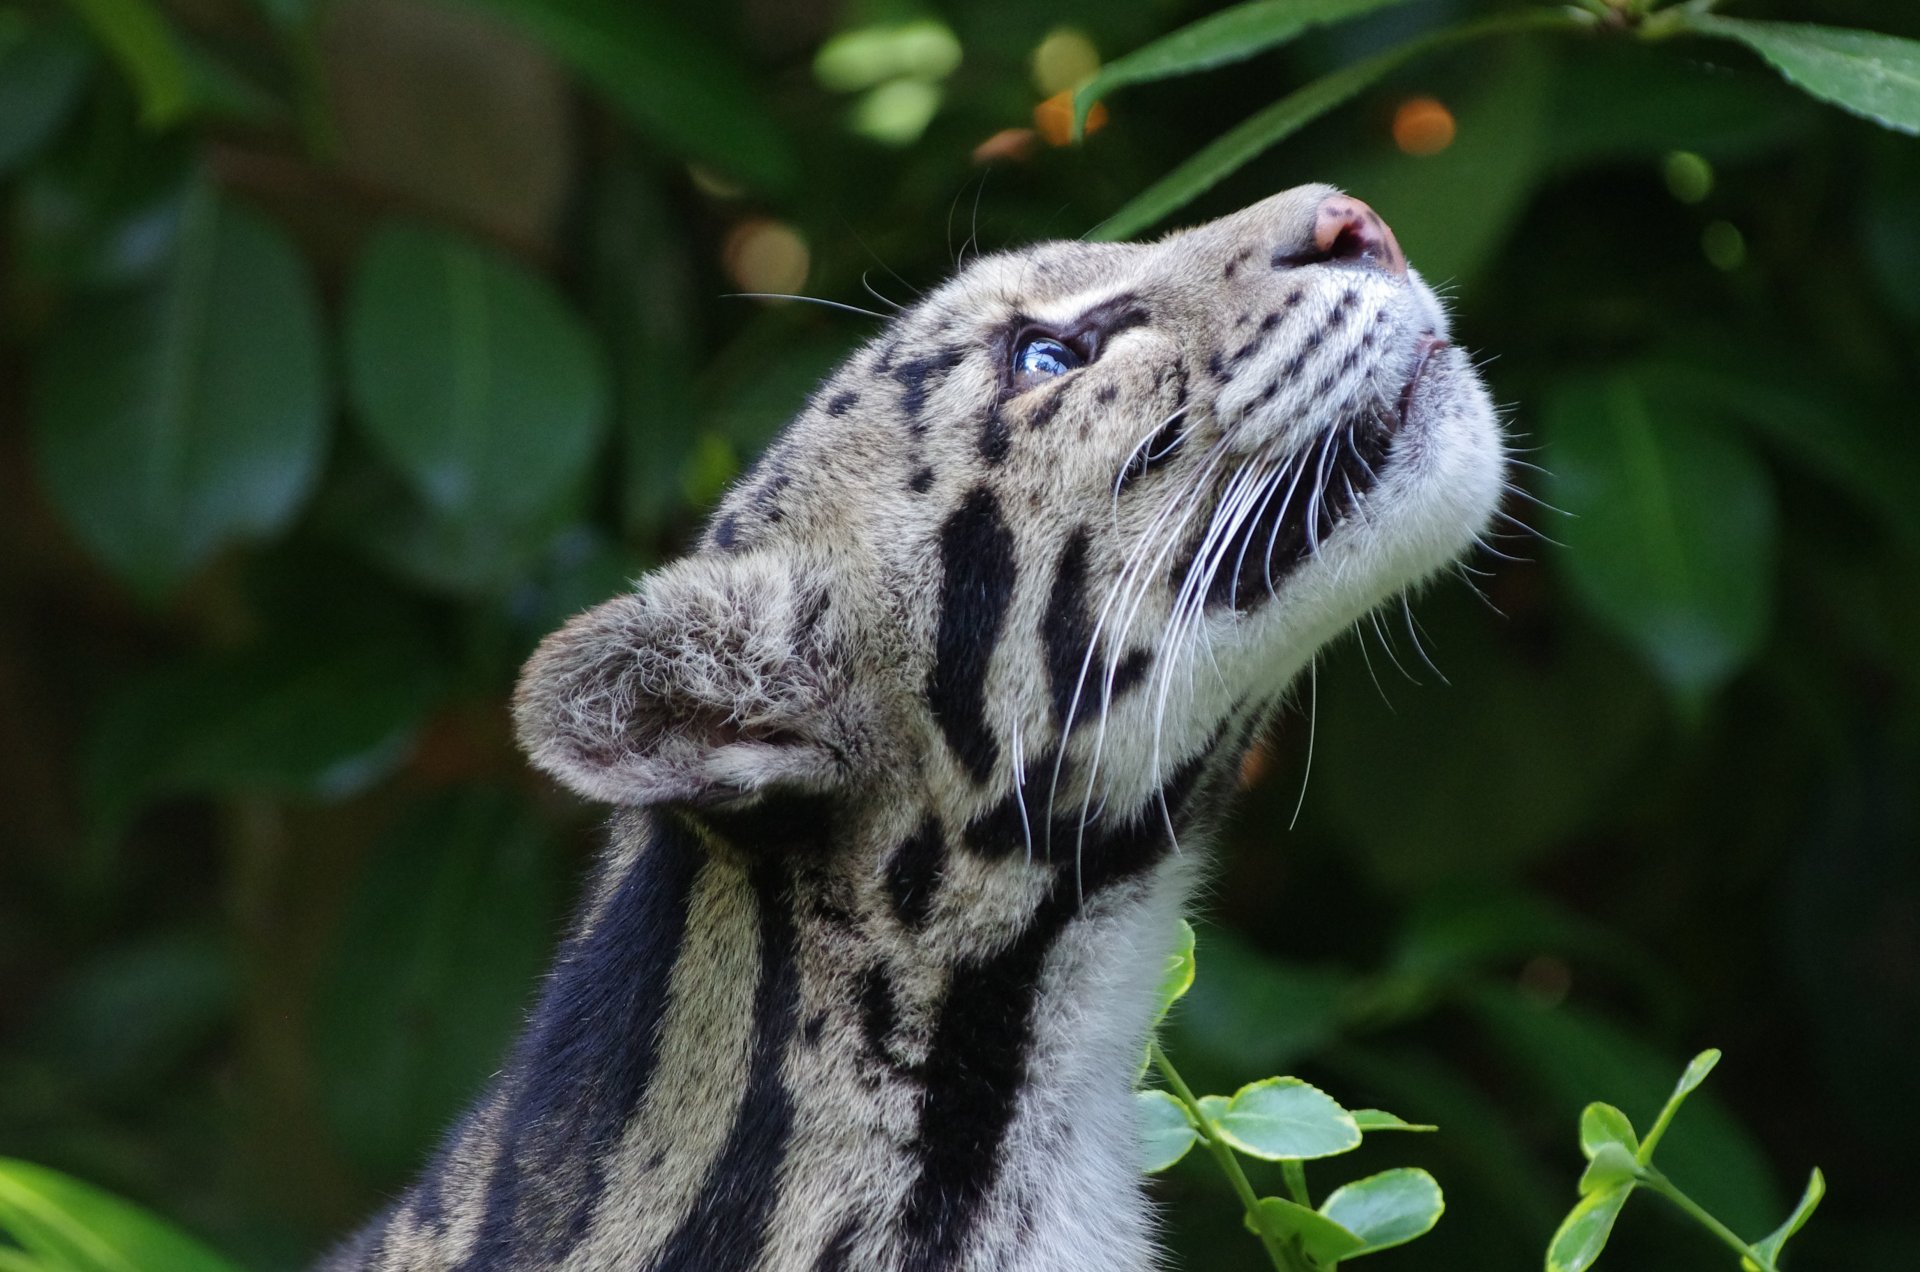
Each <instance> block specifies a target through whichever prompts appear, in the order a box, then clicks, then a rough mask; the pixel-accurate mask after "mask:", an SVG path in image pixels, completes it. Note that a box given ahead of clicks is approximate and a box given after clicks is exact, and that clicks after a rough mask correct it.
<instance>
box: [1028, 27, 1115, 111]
mask: <svg viewBox="0 0 1920 1272" xmlns="http://www.w3.org/2000/svg"><path fill="white" fill-rule="evenodd" d="M1099 70H1100V50H1098V49H1096V48H1095V47H1094V46H1093V41H1092V40H1089V39H1088V38H1087V37H1086V35H1085V34H1084V33H1082V32H1079V31H1076V30H1074V29H1073V28H1072V27H1061V28H1060V29H1058V30H1056V31H1054V32H1052V33H1050V34H1049V35H1048V36H1047V38H1046V39H1044V40H1042V41H1040V43H1039V44H1038V45H1036V46H1035V47H1034V50H1033V86H1034V87H1035V88H1037V89H1039V90H1040V95H1041V96H1042V97H1052V96H1053V95H1054V94H1055V93H1064V92H1071V91H1072V90H1074V89H1076V88H1079V87H1080V86H1081V85H1082V84H1084V83H1086V82H1087V81H1088V80H1090V79H1092V78H1093V77H1094V75H1095V73H1097V72H1098V71H1099Z"/></svg>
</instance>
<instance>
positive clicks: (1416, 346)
mask: <svg viewBox="0 0 1920 1272" xmlns="http://www.w3.org/2000/svg"><path fill="white" fill-rule="evenodd" d="M1353 207H1360V208H1362V209H1363V210H1364V205H1357V204H1353V203H1352V201H1344V202H1341V201H1338V200H1336V199H1335V198H1334V196H1333V192H1331V191H1329V190H1327V189H1325V188H1323V187H1304V188H1302V189H1298V190H1294V191H1290V192H1288V193H1286V194H1282V195H1278V196H1275V197H1274V198H1271V199H1268V200H1266V201H1265V202H1262V203H1260V204H1257V205H1255V206H1254V207H1251V208H1248V209H1246V210H1245V211H1242V212H1240V213H1237V214H1235V215H1233V216H1230V217H1226V218H1224V219H1222V220H1220V221H1216V222H1213V223H1211V224H1208V225H1203V226H1200V227H1198V228H1196V229H1192V230H1188V231H1185V232H1183V233H1179V234H1175V235H1173V236H1171V237H1169V238H1166V239H1164V240H1162V241H1160V242H1158V243H1154V244H1151V245H1144V246H1134V245H1095V244H1086V243H1055V244H1044V245H1040V246H1036V247H1032V248H1029V249H1027V250H1024V251H1019V252H1013V253H1009V254H1006V255H1001V256H994V257H987V258H984V259H981V260H979V261H976V262H974V263H972V264H970V265H969V266H968V267H967V268H966V269H965V270H964V271H963V272H962V273H961V274H960V275H959V276H958V277H957V278H955V279H954V280H952V281H951V282H949V283H947V284H946V285H945V286H943V287H941V288H940V289H939V290H938V291H936V292H934V293H933V294H931V295H930V296H928V297H927V298H926V299H925V300H924V301H923V302H922V303H920V304H918V305H916V306H915V307H914V308H912V309H910V310H907V311H906V312H904V313H901V314H900V315H899V316H897V317H896V318H894V319H893V320H892V321H891V322H890V323H888V325H887V327H886V328H885V330H884V331H883V332H882V333H881V334H880V336H879V337H878V338H877V339H875V340H874V341H873V342H872V343H871V344H869V345H867V346H866V347H865V348H864V349H862V350H860V351H859V352H857V353H856V354H854V355H853V357H852V358H851V359H850V360H849V361H848V363H847V364H846V365H845V366H844V367H843V368H842V369H841V370H840V371H839V372H838V373H836V374H835V375H834V376H833V377H832V379H831V380H829V381H828V383H827V384H826V385H824V386H823V387H822V389H821V390H820V392H819V393H818V394H816V395H815V397H814V400H813V403H812V404H811V405H809V406H808V407H807V408H806V409H805V410H804V411H803V412H802V413H801V414H800V416H799V417H798V418H797V419H796V420H795V421H794V422H793V423H792V425H791V426H790V427H789V428H788V429H787V431H786V432H785V433H784V434H783V435H782V436H781V438H780V439H779V440H778V441H777V442H775V443H774V445H773V447H772V448H771V449H770V451H769V452H768V454H767V456H766V457H765V458H764V459H763V460H762V462H761V464H760V466H759V467H758V468H757V469H756V470H755V471H754V472H753V473H752V474H750V475H749V476H748V477H747V478H745V479H744V480H743V481H742V482H741V483H740V485H739V486H738V487H737V488H736V489H735V490H734V491H733V492H732V493H731V494H730V495H729V496H728V497H727V498H726V500H725V501H724V503H723V504H722V506H721V507H720V509H719V510H718V512H717V513H716V515H715V517H714V519H713V522H712V525H711V528H710V529H709V531H708V533H707V535H706V537H705V539H704V540H703V542H702V543H701V545H700V547H699V549H698V550H697V551H696V552H695V553H694V554H693V555H692V556H690V557H689V558H687V559H686V560H683V561H681V562H679V563H677V564H675V565H672V566H669V567H667V568H665V569H663V570H661V571H659V572H657V573H656V574H654V575H652V576H650V577H648V578H646V579H644V580H643V581H642V582H641V583H640V585H639V587H638V588H637V590H635V591H634V592H632V593H630V594H628V595H624V596H621V597H618V598H616V599H614V600H612V601H609V602H607V603H606V604H604V605H602V606H600V607H599V608H598V609H595V610H592V611H590V612H588V613H586V614H583V615H581V616H579V617H578V618H576V619H574V620H573V621H572V622H571V623H569V624H568V625H567V626H566V627H565V628H564V629H563V630H562V631H560V632H558V633H557V634H555V635H554V636H552V637H551V638H549V639H548V640H547V641H546V643H545V644H543V645H542V646H541V648H540V650H539V652H538V653H537V654H536V655H535V656H534V658H533V660H532V661H531V662H530V663H529V665H528V667H527V669H526V672H525V675H524V677H523V679H522V682H521V685H520V690H519V694H518V697H517V699H516V704H515V714H516V720H517V723H518V728H519V734H520V738H521V741H522V743H523V744H524V746H525V748H526V750H527V752H528V754H529V756H530V757H531V759H532V761H533V763H534V764H535V765H536V766H538V767H539V768H541V769H542V770H544V771H546V772H547V773H550V774H552V775H553V776H555V777H556V778H558V779H559V780H560V781H561V782H563V783H564V784H565V785H567V786H569V787H570V788H572V789H573V790H575V791H577V792H578V793H580V794H581V795H583V796H585V797H587V798H588V799H592V800H597V801H602V802H605V803H608V804H612V805H614V806H616V807H617V808H618V810H619V811H618V812H617V814H616V816H615V818H614V822H613V830H612V837H611V843H610V845H609V847H608V849H607V852H606V854H605V857H604V859H603V861H602V862H601V865H600V867H599V870H598V872H597V874H596V876H595V878H594V879H593V881H592V882H591V884H590V885H589V887H588V889H587V891H586V895H585V897H584V898H583V900H582V902H581V905H580V909H579V913H578V916H577V917H576V919H575V921H574V924H573V927H572V930H571V934H570V935H569V936H568V937H567V939H566V941H565V942H564V944H563V945H562V946H561V948H560V951H559V954H558V957H557V959H556V961H555V964H554V967H553V971H552V973H551V975H550V976H549V977H548V979H547V980H546V982H545V984H544V988H543V990H542V992H541V996H540V1000H539V1003H538V1005H537V1007H536V1009H535V1010H534V1012H533V1013H532V1017H531V1020H530V1023H529V1025H528V1027H527V1029H526V1031H525V1033H524V1034H523V1036H522V1037H521V1038H520V1040H519V1043H518V1044H517V1046H516V1047H515V1049H514V1052H513V1054H512V1056H511V1058H510V1059H509V1060H508V1062H507V1064H506V1066H505V1068H504V1070H503V1072H502V1073H501V1075H500V1077H499V1078H498V1079H497V1081H496V1083H495V1085H494V1087H493V1089H492V1090H491V1091H490V1092H489V1093H488V1094H487V1095H486V1096H485V1097H484V1098H482V1099H481V1100H480V1101H479V1103H478V1104H477V1105H476V1106H475V1108H474V1110H473V1111H472V1113H471V1114H470V1115H469V1116H468V1117H467V1119H466V1120H465V1121H464V1122H463V1123H461V1124H460V1125H459V1126H458V1127H456V1128H455V1129H454V1130H453V1131H452V1132H451V1134H450V1135H449V1136H448V1138H447V1140H446V1142H445V1144H444V1145H443V1146H442V1148H441V1150H440V1152H439V1154H438V1156H437V1157H436V1158H435V1160H434V1161H433V1163H432V1164H431V1165H430V1166H429V1167H428V1169H427V1170H426V1172H425V1174H424V1175H423V1176H422V1178H421V1180H420V1182H419V1183H418V1184H416V1185H415V1186H414V1188H413V1189H412V1190H411V1191H409V1192H408V1193H406V1194H405V1195H404V1196H403V1197H401V1198H400V1199H399V1201H398V1202H397V1204H396V1205H395V1206H394V1207H393V1208H392V1209H391V1211H390V1212H389V1213H388V1214H387V1215H386V1216H385V1217H384V1218H382V1219H381V1220H379V1221H377V1222H376V1223H375V1224H373V1225H372V1226H371V1227H369V1228H368V1229H366V1230H365V1231H364V1232H363V1233H361V1235H360V1236H359V1237H358V1238H356V1239H355V1240H354V1241H353V1242H352V1243H351V1244H350V1245H349V1246H347V1247H345V1248H343V1249H342V1250H340V1251H338V1252H337V1253H336V1255H335V1256H334V1257H333V1258H332V1260H331V1261H330V1262H329V1263H328V1265H327V1266H328V1267H331V1268H334V1269H402V1268H404V1269H435V1270H451V1269H459V1270H461V1272H477V1270H478V1269H502V1268H567V1269H653V1270H659V1272H664V1270H668V1269H674V1270H679V1269H689V1270H691V1269H701V1270H703V1272H726V1270H729V1269H741V1270H744V1269H794V1270H809V1269H811V1270H813V1272H829V1270H832V1269H888V1270H896V1269H897V1270H900V1272H949V1270H951V1272H959V1270H962V1269H1019V1270H1032V1272H1039V1270H1041V1269H1049V1270H1054V1272H1086V1270H1092V1269H1099V1270H1101V1272H1111V1270H1115V1269H1144V1268H1149V1267H1152V1266H1154V1265H1155V1255H1154V1250H1153V1244H1152V1233H1151V1228H1152V1224H1151V1221H1150V1217H1149V1212H1148V1208H1147V1206H1146V1204H1145V1202H1144V1200H1143V1196H1142V1193H1141V1188H1140V1184H1139V1181H1138V1179H1137V1177H1136V1174H1135V1171H1134V1166H1133V1163H1134V1160H1135V1153H1134V1135H1135V1132H1134V1127H1133V1123H1132V1120H1131V1118H1132V1111H1131V1110H1132V1104H1131V1101H1130V1099H1129V1096H1128V1092H1129V1088H1130V1086H1131V1083H1132V1080H1133V1077H1134V1073H1135V1067H1136V1065H1137V1062H1138V1058H1139V1055H1140V1053H1141V1048H1142V1046H1143V1044H1144V1038H1145V1033H1146V1028H1147V1020H1148V1014H1149V1010H1150V1005H1151V999H1152V994H1153V985H1154V981H1155V980H1156V977H1157V973H1158V969H1159V967H1160V965H1161V961H1162V957H1163V955H1164V952H1165V950H1166V947H1167V945H1168V942H1169V940H1170V938H1171V935H1172V932H1173V927H1174V919H1175V916H1176V915H1177V914H1178V912H1179V909H1180V907H1181V904H1182V901H1183V899H1184V898H1185V896H1186V894H1187V892H1188V891H1189V888H1190V886H1191V883H1192V880H1193V876H1194V871H1195V868H1196V862H1197V861H1198V860H1199V857H1200V849H1201V848H1202V847H1203V846H1204V843H1205V840H1206V837H1207V833H1208V830H1209V827H1210V824H1211V822H1212V821H1213V820H1214V819H1215V818H1216V817H1217V816H1218V814H1219V812H1220V810H1221V807H1222V805H1223V803H1224V799H1225V795H1226V793H1227V791H1228V788H1229V786H1230V781H1229V778H1230V776H1231V774H1232V772H1233V771H1234V768H1235V761H1236V758H1237V756H1238V755H1239V753H1240V751H1241V750H1242V748H1244V746H1245V745H1246V743H1247V741H1248V739H1249V738H1250V737H1251V735H1252V734H1253V732H1254V731H1255V730H1256V729H1257V728H1258V727H1259V726H1260V725H1261V724H1262V723H1263V722H1264V721H1265V720H1266V719H1267V718H1268V717H1269V715H1270V714H1271V713H1272V711H1273V710H1274V708H1275V706H1276V704H1277V702H1278V700H1279V698H1280V695H1281V694H1282V692H1283V691H1284V690H1285V688H1286V686H1287V684H1288V682H1289V680H1290V679H1291V678H1292V677H1293V676H1294V675H1295V674H1296V673H1297V672H1298V671H1299V669H1300V668H1301V667H1303V666H1304V665H1305V664H1306V662H1307V661H1308V659H1309V658H1311V656H1312V655H1313V653H1314V651H1315V650H1316V649H1318V648H1319V647H1320V646H1321V645H1322V644H1323V643H1324V642H1326V641H1327V640H1328V639H1330V638H1331V637H1333V636H1334V635H1336V634H1337V633H1339V632H1340V631H1342V630H1343V629H1345V628H1346V627H1348V626H1349V625H1351V624H1352V623H1353V622H1354V621H1355V620H1356V619H1357V618H1359V617H1360V616H1362V615H1363V614H1364V613H1366V612H1367V611H1368V610H1369V609H1370V608H1371V607H1373V606H1374V605H1376V604H1378V603H1379V602H1380V601H1381V600H1382V599H1384V598H1386V597H1388V596H1389V595H1392V594H1394V593H1396V592H1398V591H1399V590H1401V589H1403V588H1405V587H1407V586H1409V585H1410V584H1412V583H1414V582H1415V581H1417V580H1418V579H1420V578H1421V577H1423V576H1425V575H1426V574H1428V573H1429V572H1431V571H1432V570H1434V569H1436V568H1437V567H1439V566H1441V565H1442V564H1444V563H1445V562H1447V561H1449V560H1450V559H1451V558H1452V557H1453V556H1454V555H1455V554H1456V553H1457V552H1459V551H1460V550H1461V549H1462V548H1463V547H1464V546H1465V545H1466V544H1467V543H1468V542H1469V541H1470V539H1471V537H1472V535H1473V534H1474V533H1475V532H1476V531H1477V530H1478V529H1479V527H1480V525H1481V524H1482V523H1483V521H1484V520H1485V519H1486V518H1487V516H1488V515H1489V513H1490V512H1491V510H1492V507H1493V504H1494V502H1495V498H1496V494H1497V492H1498V490H1499V488H1500V480H1501V479H1500V473H1501V467H1502V448H1501V443H1500V439H1499V434H1498V430H1497V427H1496V425H1495V422H1494V416H1493V413H1492V411H1491V410H1490V408H1489V406H1488V403H1487V399H1486V396H1485V393H1484V391H1483V389H1482V387H1481V385H1480V383H1479V381H1478V379H1477V378H1476V376H1475V375H1474V373H1473V371H1472V369H1471V367H1470V366H1469V364H1468V362H1467V359H1466V358H1465V356H1464V355H1462V354H1461V353H1460V352H1459V351H1458V350H1456V349H1453V348H1452V347H1450V346H1448V345H1447V344H1446V343H1445V340H1444V337H1445V335H1446V322H1445V318H1444V316H1443V314H1442V312H1441V309H1440V306H1439V304H1438V303H1437V301H1436V300H1435V299H1434V297H1433V295H1432V293H1431V292H1430V291H1429V290H1428V289H1427V288H1426V287H1425V286H1424V285H1423V284H1422V283H1421V282H1420V281H1419V279H1418V277H1417V275H1413V274H1411V273H1410V272H1408V271H1407V270H1406V269H1405V266H1404V262H1403V261H1397V260H1396V259H1394V258H1395V257H1397V251H1398V249H1397V248H1393V250H1392V252H1391V253H1385V254H1382V253H1368V252H1362V251H1358V250H1345V249H1343V248H1342V246H1341V245H1342V244H1343V243H1346V244H1347V245H1348V247H1351V246H1352V242H1362V241H1364V242H1371V243H1375V244H1376V245H1377V244H1378V243H1379V241H1380V240H1379V238H1378V236H1377V235H1376V236H1375V237H1373V238H1371V239H1369V238H1367V237H1366V235H1367V234H1368V233H1369V231H1367V228H1366V223H1365V222H1364V219H1363V218H1362V219H1359V220H1353V219H1352V218H1354V217H1355V216H1356V215H1357V214H1354V213H1353V212H1352V210H1351V209H1352V208H1353ZM1329 209H1335V212H1334V213H1331V214H1333V215H1338V216H1344V217H1348V218H1349V220H1351V222H1352V224H1353V225H1356V226H1358V227H1359V228H1358V229H1356V230H1353V231H1352V234H1357V235H1359V236H1360V237H1359V238H1358V239H1351V236H1350V235H1349V230H1348V229H1347V228H1343V227H1345V226H1346V225H1347V224H1348V221H1340V222H1338V223H1336V224H1334V225H1333V226H1332V231H1338V233H1337V234H1336V233H1333V232H1332V231H1330V230H1329V228H1328V225H1329V223H1328V221H1327V217H1328V216H1329V215H1330V212H1329ZM1341 209H1345V210H1344V211H1342V210H1341ZM1366 215H1367V216H1371V213H1370V212H1369V213H1366ZM1382 233H1384V231H1382ZM1341 236H1348V237H1341ZM1350 239H1351V241H1350ZM1384 242H1385V244H1386V245H1387V246H1391V237H1390V236H1387V237H1386V238H1385V240H1384ZM1330 245H1331V246H1330ZM1036 331H1039V332H1044V333H1046V334H1047V335H1048V336H1049V337H1050V338H1055V339H1057V340H1059V341H1060V342H1063V343H1062V347H1063V348H1067V347H1070V348H1073V349H1078V350H1081V351H1083V354H1084V357H1085V364H1084V365H1082V366H1079V367H1078V368H1077V369H1069V370H1067V371H1066V372H1065V373H1064V374H1059V375H1055V376H1052V377H1051V378H1048V379H1045V380H1043V381H1042V382H1039V383H1036V384H1023V383H1021V382H1019V381H1017V380H1015V379H1014V378H1012V377H1010V374H1009V367H1010V360H1011V359H1013V358H1015V357H1016V356H1017V355H1018V351H1019V349H1020V348H1021V342H1022V341H1023V340H1024V339H1028V338H1030V333H1032V332H1036ZM1016 390H1017V391H1016Z"/></svg>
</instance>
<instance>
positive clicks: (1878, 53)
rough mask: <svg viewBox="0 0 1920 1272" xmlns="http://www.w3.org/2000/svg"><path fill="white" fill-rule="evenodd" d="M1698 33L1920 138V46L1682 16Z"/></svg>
mask: <svg viewBox="0 0 1920 1272" xmlns="http://www.w3.org/2000/svg"><path fill="white" fill-rule="evenodd" d="M1676 21H1677V25H1678V26H1679V27H1681V28H1682V29H1684V30H1688V31H1692V32H1694V33H1695V34H1698V35H1711V36H1718V37H1720V38H1722V39H1728V40H1737V41H1739V42H1740V43H1741V44H1744V45H1746V46H1747V47H1748V48H1750V49H1752V50H1753V51H1754V52H1756V53H1758V54H1759V55H1760V56H1761V57H1763V58H1765V59H1766V60H1767V61H1768V62H1770V63H1772V65H1773V67H1774V69H1775V70H1777V71H1779V72H1780V73H1781V74H1782V75H1784V76H1786V77H1787V79H1788V80H1789V81H1791V82H1792V83H1794V84H1795V85H1797V86H1799V87H1800V88H1802V89H1804V90H1806V91H1807V92H1808V93H1810V94H1812V95H1813V96H1815V97H1817V98H1819V99H1820V100H1821V101H1825V102H1832V103H1833V104H1834V105H1836V106H1839V107H1841V108H1842V109H1844V110H1849V111H1852V112H1853V113H1854V114H1856V115H1860V116H1863V117H1864V118H1867V119H1871V120H1872V121H1873V122H1874V123H1876V124H1879V125H1881V126H1882V127H1884V128H1893V129H1897V130H1899V131H1900V132H1905V133H1915V134H1920V41H1915V40H1903V39H1901V38H1899V37H1898V36H1892V35H1881V34H1879V33H1877V32H1873V31H1849V30H1845V29H1843V28H1840V27H1827V26H1813V25H1811V24H1808V23H1801V22H1754V21H1750V20H1748V19H1745V18H1723V17H1720V16H1718V15H1716V14H1711V13H1684V12H1683V13H1679V14H1676Z"/></svg>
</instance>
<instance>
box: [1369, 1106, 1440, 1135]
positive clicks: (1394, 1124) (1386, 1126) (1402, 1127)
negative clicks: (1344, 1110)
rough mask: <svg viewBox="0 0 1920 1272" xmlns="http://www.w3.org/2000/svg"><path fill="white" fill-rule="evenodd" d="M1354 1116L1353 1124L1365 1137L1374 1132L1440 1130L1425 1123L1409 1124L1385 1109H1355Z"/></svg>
mask: <svg viewBox="0 0 1920 1272" xmlns="http://www.w3.org/2000/svg"><path fill="white" fill-rule="evenodd" d="M1352 1116H1353V1124H1354V1125H1355V1126H1357V1127H1359V1128H1360V1132H1361V1134H1363V1135H1364V1134H1367V1133H1369V1132H1372V1131H1437V1130H1439V1129H1440V1128H1439V1127H1437V1126H1430V1125H1428V1124H1427V1123H1425V1122H1409V1121H1407V1120H1406V1119H1405V1118H1402V1117H1397V1116H1395V1115H1394V1114H1392V1113H1389V1112H1387V1111H1386V1110H1385V1109H1354V1110H1352Z"/></svg>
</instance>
